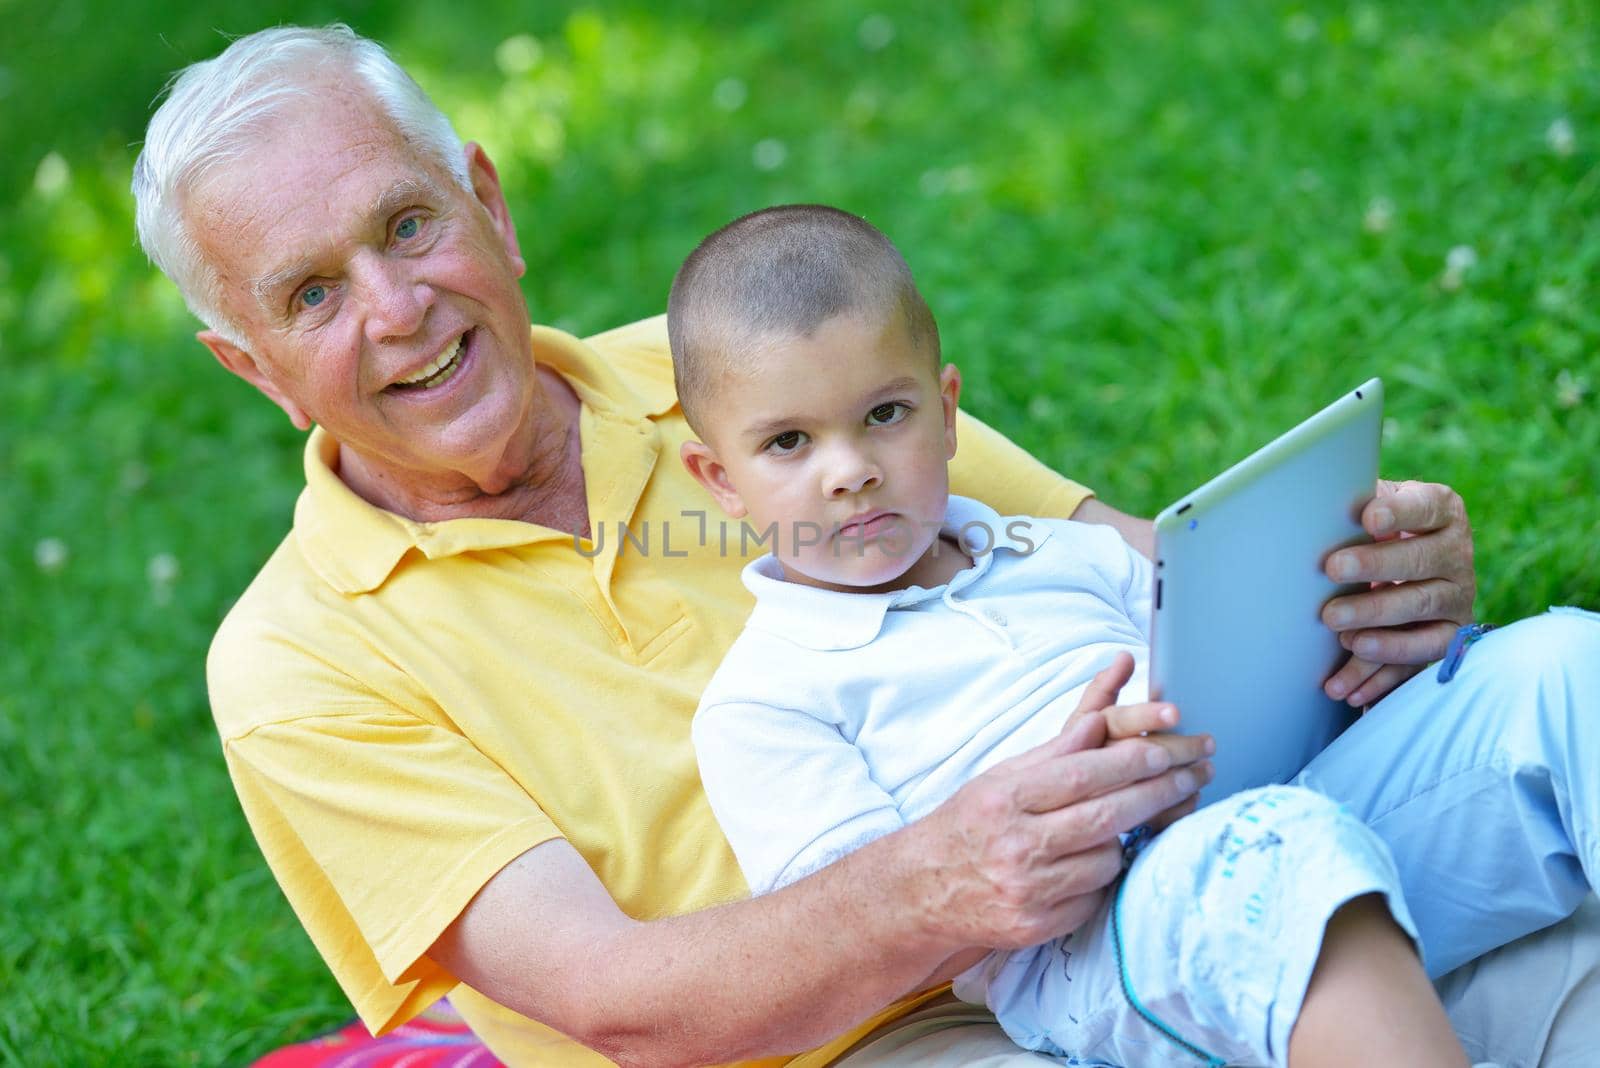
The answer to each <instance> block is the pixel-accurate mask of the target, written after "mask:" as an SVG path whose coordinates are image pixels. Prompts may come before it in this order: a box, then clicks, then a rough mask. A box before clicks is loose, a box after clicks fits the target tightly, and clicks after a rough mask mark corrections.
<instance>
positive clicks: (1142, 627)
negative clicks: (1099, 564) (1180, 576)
mask: <svg viewBox="0 0 1600 1068" xmlns="http://www.w3.org/2000/svg"><path fill="white" fill-rule="evenodd" d="M1113 533H1114V532H1113ZM1116 540H1117V547H1118V548H1119V550H1120V551H1121V552H1122V553H1123V555H1124V556H1126V557H1127V560H1128V578H1127V585H1126V586H1124V587H1123V590H1122V602H1123V606H1124V610H1125V611H1126V612H1127V613H1128V618H1129V619H1131V620H1133V621H1134V622H1135V623H1136V624H1138V626H1139V633H1140V634H1143V635H1144V643H1145V644H1146V645H1149V644H1150V627H1151V623H1152V622H1153V620H1152V614H1153V613H1154V611H1155V585H1156V571H1155V568H1154V567H1152V566H1151V564H1150V561H1149V560H1147V559H1146V558H1145V555H1144V554H1143V553H1141V552H1140V551H1139V550H1137V549H1135V548H1133V546H1131V545H1129V544H1128V543H1127V542H1125V541H1123V540H1122V538H1121V537H1120V536H1118V537H1117V539H1116Z"/></svg>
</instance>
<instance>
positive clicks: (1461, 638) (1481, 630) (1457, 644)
mask: <svg viewBox="0 0 1600 1068" xmlns="http://www.w3.org/2000/svg"><path fill="white" fill-rule="evenodd" d="M1494 628H1495V625H1494V624H1493V623H1468V624H1467V625H1466V626H1464V627H1462V628H1461V629H1460V630H1458V631H1456V636H1455V637H1454V638H1451V639H1450V647H1449V648H1448V649H1446V650H1445V651H1444V659H1443V660H1442V661H1440V662H1439V676H1438V677H1439V681H1440V682H1449V681H1450V680H1451V679H1453V678H1455V677H1456V672H1457V671H1460V670H1461V661H1463V660H1465V659H1466V657H1467V650H1468V649H1470V648H1472V643H1473V642H1475V641H1477V640H1478V639H1479V638H1481V637H1483V636H1484V635H1485V634H1488V633H1489V632H1490V631H1491V630H1494Z"/></svg>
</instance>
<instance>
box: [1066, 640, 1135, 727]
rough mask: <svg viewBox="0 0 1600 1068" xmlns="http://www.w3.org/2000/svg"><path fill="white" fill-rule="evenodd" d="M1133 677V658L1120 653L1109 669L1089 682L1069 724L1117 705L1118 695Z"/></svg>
mask: <svg viewBox="0 0 1600 1068" xmlns="http://www.w3.org/2000/svg"><path fill="white" fill-rule="evenodd" d="M1132 677H1133V657H1132V656H1131V655H1130V654H1128V653H1118V654H1117V655H1116V658H1115V659H1114V660H1112V661H1111V663H1110V665H1109V666H1108V667H1106V668H1104V669H1103V670H1101V671H1100V672H1099V673H1098V674H1096V675H1095V677H1094V678H1092V679H1090V680H1089V685H1088V686H1087V687H1086V688H1085V689H1084V691H1083V696H1082V697H1081V698H1079V699H1078V708H1077V710H1076V711H1074V712H1073V713H1072V715H1071V716H1068V717H1067V722H1068V723H1071V722H1072V721H1073V719H1075V718H1076V717H1078V716H1080V715H1082V714H1083V713H1085V712H1098V711H1100V710H1101V709H1105V708H1110V707H1111V706H1112V705H1114V704H1116V703H1117V694H1119V693H1121V692H1122V688H1123V687H1124V686H1126V685H1127V684H1128V680H1129V679H1130V678H1132Z"/></svg>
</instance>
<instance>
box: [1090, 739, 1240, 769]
mask: <svg viewBox="0 0 1600 1068" xmlns="http://www.w3.org/2000/svg"><path fill="white" fill-rule="evenodd" d="M1132 740H1133V739H1128V738H1124V739H1119V740H1117V741H1116V742H1115V743H1114V744H1116V745H1125V744H1127V743H1128V742H1130V741H1132ZM1139 741H1141V742H1148V743H1150V744H1151V745H1159V746H1160V747H1161V748H1163V749H1165V750H1166V751H1167V755H1168V756H1170V757H1171V758H1172V766H1173V767H1175V768H1176V767H1181V766H1182V765H1184V764H1193V763H1196V762H1197V761H1201V760H1204V759H1205V758H1206V757H1208V756H1211V755H1212V754H1214V753H1215V752H1216V751H1217V743H1216V740H1215V739H1213V738H1212V737H1211V735H1209V734H1165V733H1162V734H1147V735H1145V736H1144V737H1142V738H1140V739H1139Z"/></svg>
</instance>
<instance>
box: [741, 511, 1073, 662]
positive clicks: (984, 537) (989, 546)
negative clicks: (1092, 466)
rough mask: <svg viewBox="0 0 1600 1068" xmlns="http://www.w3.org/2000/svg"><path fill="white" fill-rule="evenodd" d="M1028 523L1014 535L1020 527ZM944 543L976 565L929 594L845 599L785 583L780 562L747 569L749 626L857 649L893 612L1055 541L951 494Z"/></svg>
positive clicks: (1041, 527) (1040, 527)
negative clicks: (1001, 557)
mask: <svg viewBox="0 0 1600 1068" xmlns="http://www.w3.org/2000/svg"><path fill="white" fill-rule="evenodd" d="M1019 523H1021V524H1026V526H1025V527H1023V528H1022V532H1023V533H1026V534H1027V537H1026V538H1019V537H1017V536H1016V535H1015V534H1014V533H1013V531H1014V530H1015V529H1016V527H1017V524H1019ZM939 534H940V536H941V537H943V536H945V535H949V536H950V537H952V538H957V539H960V541H961V543H962V545H963V547H964V548H966V549H967V550H968V551H969V552H976V553H977V554H978V555H975V556H974V557H973V561H972V565H971V566H970V567H967V568H965V569H963V570H961V571H959V572H957V573H956V575H955V576H954V577H953V578H952V579H951V580H950V582H949V585H948V586H937V587H935V588H933V589H931V590H930V589H925V588H923V587H921V586H909V587H907V588H905V589H903V590H893V591H891V592H889V593H840V592H838V591H836V590H821V589H817V588H816V587H815V586H802V585H800V584H799V583H797V582H789V581H787V580H785V579H784V577H783V568H782V567H781V566H780V565H779V564H778V560H777V558H776V557H774V556H772V555H770V554H769V555H767V556H763V557H760V558H759V559H756V560H752V561H751V562H750V563H748V564H746V565H745V568H744V573H743V575H742V578H743V580H744V584H745V588H746V589H748V590H749V591H750V592H751V593H753V594H755V596H756V607H755V611H753V612H752V613H751V614H750V619H749V620H748V622H746V624H745V626H747V627H752V628H754V629H756V630H762V631H766V632H767V633H769V634H774V635H777V636H778V637H780V638H784V639H786V640H788V641H792V642H794V643H795V644H797V645H802V646H805V647H806V648H808V649H817V650H822V651H834V650H839V649H858V648H860V647H861V646H863V645H866V644H868V643H869V642H871V641H872V640H873V639H874V638H876V637H877V636H878V632H879V631H881V630H882V629H883V620H884V617H885V616H887V615H888V613H889V610H890V609H892V608H909V607H912V606H914V605H917V604H920V603H922V602H923V601H927V600H930V599H932V598H935V597H942V596H943V595H944V594H945V592H946V591H947V590H948V591H950V592H952V593H953V592H956V591H958V590H961V589H964V588H965V587H967V586H969V585H971V584H972V583H974V582H976V581H978V580H979V579H980V578H981V577H982V576H983V575H984V574H985V573H986V572H987V571H988V570H989V566H990V565H991V564H992V563H993V562H994V558H995V556H996V555H998V553H999V552H1000V551H1002V550H1003V551H1005V552H1008V553H1021V554H1027V553H1032V552H1034V551H1036V550H1037V549H1038V547H1039V546H1040V545H1042V544H1043V543H1044V542H1045V540H1046V539H1048V538H1049V537H1050V527H1049V524H1046V523H1038V522H1034V521H1032V520H1030V519H1028V518H1027V517H1026V516H1009V517H1004V518H1002V517H1001V515H1000V513H998V512H996V511H995V510H994V509H993V508H990V507H989V506H988V505H986V504H983V503H981V502H979V501H975V500H972V499H971V498H969V497H957V496H956V495H954V494H951V495H950V499H949V502H948V503H947V504H946V505H945V513H944V525H943V526H942V527H941V528H940V531H939Z"/></svg>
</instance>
